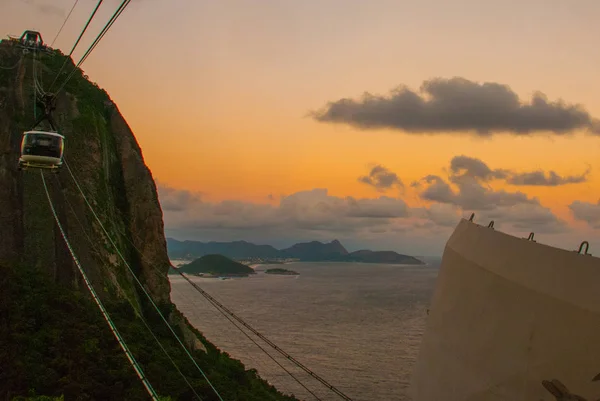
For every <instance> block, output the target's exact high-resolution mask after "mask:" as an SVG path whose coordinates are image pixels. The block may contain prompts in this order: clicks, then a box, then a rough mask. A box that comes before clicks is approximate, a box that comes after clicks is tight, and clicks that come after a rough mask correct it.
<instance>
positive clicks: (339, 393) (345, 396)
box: [173, 266, 352, 401]
mask: <svg viewBox="0 0 600 401" xmlns="http://www.w3.org/2000/svg"><path fill="white" fill-rule="evenodd" d="M173 269H175V270H176V271H177V273H179V275H181V277H183V278H184V279H186V280H187V282H188V283H190V284H191V285H192V286H193V287H194V288H195V289H196V290H197V291H198V292H200V293H201V294H202V295H203V296H204V297H206V298H207V299H210V300H212V301H214V303H215V304H217V305H218V306H219V307H220V308H221V309H223V310H224V311H225V312H227V314H229V315H230V316H231V317H233V318H234V319H235V320H237V321H238V322H240V323H241V324H242V325H243V326H244V327H246V328H247V329H248V330H250V331H251V332H253V333H254V334H256V335H257V336H258V337H259V338H260V339H261V340H263V341H264V342H266V343H267V344H269V345H270V346H271V347H273V348H274V349H275V350H276V351H277V352H279V353H280V354H281V355H283V356H284V357H286V358H287V359H289V360H290V361H291V362H292V363H293V364H294V365H296V366H298V367H299V368H300V369H302V370H304V371H305V372H306V373H308V374H309V375H311V376H312V377H314V378H315V379H317V380H318V381H320V382H321V383H322V384H323V385H324V386H325V387H327V388H328V389H330V390H331V391H333V392H334V393H336V394H337V395H339V396H340V397H341V398H343V399H344V400H347V401H352V399H351V398H350V397H348V396H347V395H346V394H344V393H343V392H341V391H340V390H338V389H337V388H336V387H335V386H333V385H332V384H329V383H328V382H327V381H326V380H325V379H323V378H322V377H321V376H319V375H317V374H316V373H314V372H313V371H311V370H310V369H308V368H307V367H306V366H304V365H303V364H302V363H300V362H299V361H297V360H296V359H295V358H294V357H293V356H291V355H290V354H288V353H287V352H285V351H284V350H282V349H281V348H279V347H278V346H277V345H276V344H274V343H273V342H272V341H271V340H269V339H268V338H267V337H265V336H264V335H262V334H261V333H260V332H258V331H257V330H256V329H254V328H253V327H252V326H250V325H249V324H248V323H246V322H245V321H244V320H242V319H241V318H240V317H238V316H237V315H236V314H235V313H233V312H232V311H231V310H229V309H228V308H227V307H225V306H224V305H223V304H221V303H220V302H219V301H217V300H216V299H215V298H213V297H212V296H211V295H210V294H208V293H207V292H206V291H204V290H203V289H202V288H200V287H199V286H198V285H197V284H196V283H194V282H193V281H192V280H190V279H189V278H188V277H186V276H185V275H184V274H183V273H181V271H179V269H178V268H176V267H174V266H173Z"/></svg>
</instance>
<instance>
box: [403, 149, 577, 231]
mask: <svg viewBox="0 0 600 401" xmlns="http://www.w3.org/2000/svg"><path fill="white" fill-rule="evenodd" d="M511 174H512V173H511V172H509V171H508V170H502V169H498V170H492V169H490V168H489V167H488V166H487V165H486V164H485V163H483V162H482V161H481V160H478V159H475V158H471V157H467V156H457V157H455V158H453V159H452V161H451V162H450V176H449V179H448V181H446V180H445V179H443V178H442V177H440V176H437V175H428V176H425V177H423V178H422V179H421V180H419V181H417V182H414V183H413V184H412V186H413V187H415V188H416V189H417V190H418V191H419V196H420V197H421V198H422V199H424V200H427V201H431V202H436V203H440V204H444V205H447V209H445V210H439V209H438V210H439V211H438V212H437V213H442V214H441V215H439V216H438V217H437V221H436V217H435V216H433V215H432V213H434V211H436V210H435V209H434V208H433V206H432V207H431V208H430V210H429V211H428V213H429V218H430V219H431V220H432V221H436V222H437V223H438V224H441V223H442V222H443V221H444V216H448V217H447V220H445V221H447V222H449V221H450V220H451V217H450V216H451V215H449V214H448V213H452V212H453V211H455V210H462V211H463V212H476V215H477V216H478V219H480V220H488V221H489V220H495V223H496V224H497V223H501V224H508V225H510V226H511V227H512V228H514V229H518V230H530V231H539V232H545V233H560V232H565V231H567V230H568V226H567V224H566V223H565V222H564V221H562V220H561V219H559V218H558V217H556V216H555V215H554V213H552V211H551V210H550V209H548V208H546V207H544V206H543V205H541V204H540V201H539V199H537V198H535V197H529V196H528V195H527V194H525V193H523V192H521V191H516V192H509V191H506V190H495V189H493V188H491V187H490V186H487V185H484V184H486V183H487V182H488V181H490V180H492V179H495V178H496V179H508V178H510V177H511ZM455 213H456V212H455Z"/></svg>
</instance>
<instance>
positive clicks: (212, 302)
mask: <svg viewBox="0 0 600 401" xmlns="http://www.w3.org/2000/svg"><path fill="white" fill-rule="evenodd" d="M65 165H67V162H66V160H65ZM67 169H68V170H69V172H70V174H71V176H72V177H73V179H74V180H75V181H76V179H75V177H74V174H73V172H72V170H71V169H70V167H69V166H68V165H67ZM121 234H123V233H121ZM124 237H125V239H127V241H128V242H129V243H130V244H131V245H132V246H133V247H134V249H135V250H136V251H137V252H138V254H139V255H140V256H141V257H142V258H145V259H146V260H147V261H148V262H150V263H152V262H151V261H150V260H148V258H147V257H146V256H145V255H144V254H143V253H142V252H141V251H140V250H139V249H138V247H137V246H136V245H135V244H134V243H133V242H132V241H131V240H130V239H129V238H127V236H126V235H124ZM170 267H171V268H173V269H175V270H176V271H177V273H178V274H179V275H181V276H182V277H183V278H184V279H185V280H186V281H187V282H188V283H190V284H191V285H192V286H193V287H194V288H196V290H198V289H199V287H197V284H195V283H193V282H191V281H190V280H189V278H188V277H186V276H184V275H183V274H182V273H181V272H180V271H179V270H178V268H177V267H175V266H170ZM199 291H201V294H202V292H204V294H206V295H208V293H206V292H205V291H204V290H202V289H200V290H199ZM204 294H202V295H203V296H204ZM205 298H206V300H207V301H208V302H209V303H210V304H211V305H213V307H215V309H217V311H219V312H220V313H221V314H222V315H223V316H225V318H227V320H229V321H230V322H231V323H232V324H233V325H234V326H235V327H236V328H237V329H238V330H240V331H241V332H242V333H243V334H244V335H245V336H246V337H248V338H249V339H250V340H251V341H252V342H253V343H254V344H255V345H256V346H257V347H258V348H259V349H261V350H262V351H263V352H264V353H265V354H266V355H267V356H268V357H269V358H271V359H272V360H273V361H274V362H275V363H276V364H277V365H279V366H280V367H281V368H282V369H283V370H284V371H285V372H286V373H287V374H289V375H290V376H291V377H292V378H293V379H294V380H295V381H296V382H298V383H299V384H300V385H301V386H302V387H304V388H305V389H306V390H307V391H308V392H309V393H310V394H312V395H313V396H314V397H315V398H316V399H317V400H320V399H319V397H318V396H317V395H316V394H314V393H313V392H312V391H311V390H310V389H309V388H307V387H306V386H305V385H304V384H303V383H302V382H300V381H299V379H297V378H296V377H295V376H294V375H293V374H292V373H291V372H289V371H288V370H287V369H286V368H285V367H283V366H282V365H281V364H280V363H279V362H278V361H277V360H276V359H274V358H273V356H272V355H271V354H269V353H268V352H267V351H266V350H265V349H264V348H263V347H261V346H260V345H259V344H258V343H257V342H256V341H255V340H254V339H253V338H252V337H250V336H249V335H248V334H247V333H246V332H245V331H243V329H242V328H241V327H239V326H238V325H237V324H235V322H233V321H232V320H231V319H230V318H229V316H227V314H226V313H225V312H224V311H223V310H221V307H222V308H224V309H225V310H228V309H227V308H225V307H224V306H222V305H221V304H220V303H219V302H218V301H217V300H216V299H214V298H212V297H211V296H210V295H208V297H206V296H205ZM228 313H230V314H232V315H233V316H235V314H233V312H231V311H229V312H228ZM235 318H236V320H239V321H242V324H244V325H245V326H246V327H249V329H250V330H251V331H252V332H253V333H254V334H258V336H259V338H261V339H263V338H262V337H261V336H262V335H261V334H260V333H258V332H257V331H255V330H254V329H253V328H251V327H250V326H249V325H247V324H246V323H245V322H243V320H242V319H241V318H239V317H237V316H235ZM263 341H264V339H263ZM267 344H269V342H267ZM269 345H271V346H273V345H274V344H269ZM277 348H278V347H277V346H275V348H274V349H276V350H277ZM286 354H287V353H285V354H282V355H284V356H285V357H286V358H287V359H290V358H289V357H288V356H287V355H286ZM288 355H289V354H288ZM290 361H291V362H292V363H294V364H296V363H295V362H293V361H292V360H290ZM296 366H298V365H296ZM298 367H300V366H298ZM301 369H302V368H301ZM303 370H305V369H303ZM309 374H311V373H309ZM314 375H315V374H311V376H313V377H314ZM326 386H327V387H329V386H330V385H328V383H327V384H326ZM332 387H333V386H332ZM330 389H331V388H330ZM348 399H349V398H348Z"/></svg>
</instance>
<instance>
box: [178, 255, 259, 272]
mask: <svg viewBox="0 0 600 401" xmlns="http://www.w3.org/2000/svg"><path fill="white" fill-rule="evenodd" d="M179 270H180V271H181V272H182V273H186V274H198V273H208V274H212V275H218V276H226V275H245V276H247V275H248V274H254V273H255V272H254V269H252V268H251V267H249V266H246V265H243V264H241V263H238V262H236V261H233V260H231V259H229V258H227V257H225V256H223V255H204V256H202V257H201V258H199V259H196V260H194V261H193V262H191V263H188V264H187V265H183V266H181V267H180V268H179Z"/></svg>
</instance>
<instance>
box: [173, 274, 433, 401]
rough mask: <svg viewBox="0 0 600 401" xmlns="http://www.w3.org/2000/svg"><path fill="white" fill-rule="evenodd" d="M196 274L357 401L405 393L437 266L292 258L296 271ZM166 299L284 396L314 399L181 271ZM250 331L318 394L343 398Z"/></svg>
mask: <svg viewBox="0 0 600 401" xmlns="http://www.w3.org/2000/svg"><path fill="white" fill-rule="evenodd" d="M268 267H275V266H258V267H257V268H256V270H257V271H258V274H256V275H254V276H252V277H249V278H237V279H227V280H219V279H208V278H200V277H193V278H192V280H193V281H194V282H196V283H197V284H198V285H199V286H200V287H201V288H203V289H204V290H205V291H206V292H208V293H209V294H210V295H212V296H214V297H215V298H216V299H217V300H218V301H219V302H221V303H222V304H224V305H225V306H226V307H227V308H229V309H231V310H232V311H233V312H234V313H236V314H237V315H238V316H239V317H241V318H242V319H244V320H245V321H246V322H247V323H248V324H250V325H251V326H253V327H254V328H255V329H256V330H258V331H259V332H261V333H262V334H263V335H265V336H266V337H268V338H269V339H270V340H271V341H272V342H274V343H275V344H276V345H278V346H279V347H281V348H282V349H283V350H285V351H286V352H287V353H289V354H290V355H292V356H293V357H294V358H295V359H297V360H298V361H299V362H301V363H302V364H303V365H305V366H306V367H308V368H309V369H310V370H312V371H314V372H316V373H317V374H318V375H320V376H321V377H323V378H324V379H325V380H326V381H328V382H329V383H331V384H332V385H334V386H335V387H336V388H338V389H339V390H341V391H342V392H343V393H344V394H346V395H347V396H349V397H350V398H351V399H352V400H354V401H379V400H381V401H394V400H410V397H409V392H408V390H409V386H410V380H411V373H412V368H413V366H414V364H415V361H416V358H417V354H418V347H419V342H420V340H421V337H422V335H423V332H424V328H425V318H426V316H427V313H426V311H427V308H428V304H429V301H430V299H431V296H432V294H433V289H434V285H435V279H436V277H437V273H438V267H437V266H426V267H423V266H398V265H381V264H364V263H290V264H286V265H285V266H282V265H277V266H276V267H285V268H287V269H291V270H294V271H297V272H298V273H300V275H299V276H283V275H268V274H265V273H264V272H263V270H264V269H265V268H268ZM169 278H170V280H171V296H172V299H173V301H174V302H175V304H176V305H177V307H178V308H179V309H180V310H181V311H182V312H183V313H184V314H185V315H186V316H187V318H188V319H189V320H190V322H191V323H192V324H193V325H194V326H195V327H196V328H197V329H198V330H200V331H201V332H203V333H204V335H205V336H206V337H207V338H208V339H209V340H210V341H211V342H212V343H213V344H215V345H217V346H218V347H219V348H220V349H221V350H223V351H225V352H227V353H229V354H230V355H231V356H232V357H234V358H236V359H240V360H241V361H242V362H243V363H244V364H245V365H246V366H247V368H255V369H257V370H258V372H259V374H260V375H261V376H262V377H263V378H265V379H266V380H268V381H269V382H270V383H271V384H273V385H274V386H275V387H276V388H277V389H279V390H280V391H282V392H284V393H292V394H294V395H295V396H296V397H298V398H300V399H304V400H314V399H315V397H313V396H312V395H310V393H308V392H307V391H306V390H305V389H304V388H302V387H301V386H300V384H298V383H297V382H296V381H295V380H294V379H293V378H292V377H290V376H289V375H288V374H287V373H286V372H285V371H284V370H283V369H281V368H280V367H279V366H278V365H277V364H276V363H275V362H273V361H272V360H271V359H269V357H268V356H267V355H265V354H264V353H263V351H261V350H260V349H259V348H258V347H257V346H256V345H255V344H253V343H252V342H251V340H250V339H248V338H247V337H246V336H244V334H242V333H241V332H240V330H238V329H237V328H236V327H235V326H234V325H233V324H231V323H230V322H229V321H228V320H227V319H226V318H225V317H223V316H222V315H221V314H220V313H219V312H218V311H217V310H216V309H215V308H214V307H213V306H211V305H210V304H209V303H208V301H207V300H206V299H205V298H204V297H202V295H200V294H199V293H198V292H197V291H196V290H195V289H194V288H193V287H192V286H191V285H190V284H188V283H187V282H186V281H185V280H184V279H183V278H182V277H180V276H173V275H170V276H169ZM249 335H250V336H251V337H252V338H253V339H254V340H255V341H257V342H258V343H259V344H260V345H261V346H262V347H263V348H265V349H266V350H268V351H269V353H270V354H271V355H273V357H274V358H275V359H276V360H277V361H279V362H280V363H281V364H282V365H283V366H284V367H285V368H286V369H288V370H289V371H290V372H292V373H293V374H294V375H295V376H296V377H297V378H298V379H299V380H300V381H301V382H302V383H303V384H305V385H306V386H307V387H308V388H309V389H311V390H312V391H313V392H314V393H315V394H316V395H317V396H318V397H319V398H320V399H321V400H324V401H329V400H331V401H333V400H341V398H340V397H339V396H338V395H336V394H334V393H333V392H331V390H328V389H327V388H325V387H324V386H323V385H322V384H321V383H320V382H318V381H317V380H316V379H314V378H312V377H311V376H309V375H308V374H307V373H306V372H304V371H302V370H301V369H300V368H298V367H296V366H294V365H292V364H291V363H290V362H289V361H287V360H286V359H285V358H284V357H282V356H281V355H279V354H277V352H275V351H274V350H273V349H272V348H270V347H268V346H267V345H266V344H265V343H264V342H262V341H261V340H260V339H258V338H257V337H256V336H255V335H254V334H252V333H249Z"/></svg>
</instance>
